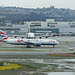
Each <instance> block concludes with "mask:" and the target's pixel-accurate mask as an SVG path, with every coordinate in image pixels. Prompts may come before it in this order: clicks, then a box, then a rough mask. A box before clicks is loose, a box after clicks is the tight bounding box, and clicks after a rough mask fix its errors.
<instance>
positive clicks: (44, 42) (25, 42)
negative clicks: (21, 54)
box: [0, 30, 59, 48]
mask: <svg viewBox="0 0 75 75" xmlns="http://www.w3.org/2000/svg"><path fill="white" fill-rule="evenodd" d="M0 35H1V37H2V39H1V40H0V42H6V43H9V44H14V45H26V47H28V48H30V47H31V45H33V46H36V47H38V46H39V47H40V46H41V45H53V48H54V46H55V45H57V44H59V42H58V41H56V40H53V39H16V38H15V39H10V38H8V36H7V35H6V34H5V33H4V32H3V31H2V30H0Z"/></svg>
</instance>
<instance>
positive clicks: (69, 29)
mask: <svg viewBox="0 0 75 75" xmlns="http://www.w3.org/2000/svg"><path fill="white" fill-rule="evenodd" d="M24 23H25V24H28V25H29V26H30V31H31V32H33V33H37V34H41V33H49V32H50V31H51V33H53V34H75V21H73V22H69V21H68V22H66V21H55V20H54V19H46V21H30V22H24Z"/></svg>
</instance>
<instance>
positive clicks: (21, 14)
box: [0, 6, 75, 23]
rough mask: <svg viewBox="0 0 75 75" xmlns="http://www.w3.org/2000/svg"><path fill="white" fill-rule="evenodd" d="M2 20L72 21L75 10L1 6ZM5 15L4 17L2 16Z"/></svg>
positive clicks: (52, 7) (0, 14)
mask: <svg viewBox="0 0 75 75" xmlns="http://www.w3.org/2000/svg"><path fill="white" fill-rule="evenodd" d="M0 16H1V17H0V21H3V22H4V21H6V20H9V21H11V22H12V23H16V22H17V23H18V22H24V21H33V20H34V21H36V20H37V21H38V20H39V21H41V20H42V21H44V20H46V19H47V18H48V19H51V18H53V19H55V20H64V21H66V20H67V21H72V20H75V10H71V9H63V8H60V9H58V8H55V7H54V6H51V7H49V8H45V7H44V8H37V9H31V8H19V7H18V8H17V7H0ZM2 16H3V17H2Z"/></svg>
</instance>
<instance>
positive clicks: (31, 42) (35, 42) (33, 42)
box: [23, 41, 41, 46]
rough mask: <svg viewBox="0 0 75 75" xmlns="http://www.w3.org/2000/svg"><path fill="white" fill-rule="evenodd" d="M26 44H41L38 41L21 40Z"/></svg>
mask: <svg viewBox="0 0 75 75" xmlns="http://www.w3.org/2000/svg"><path fill="white" fill-rule="evenodd" d="M23 42H24V43H26V44H27V45H34V46H41V44H40V43H39V42H38V41H23Z"/></svg>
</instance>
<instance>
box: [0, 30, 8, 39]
mask: <svg viewBox="0 0 75 75" xmlns="http://www.w3.org/2000/svg"><path fill="white" fill-rule="evenodd" d="M0 35H1V37H2V40H6V39H7V38H8V37H7V35H6V34H5V33H4V32H3V31H0Z"/></svg>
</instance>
